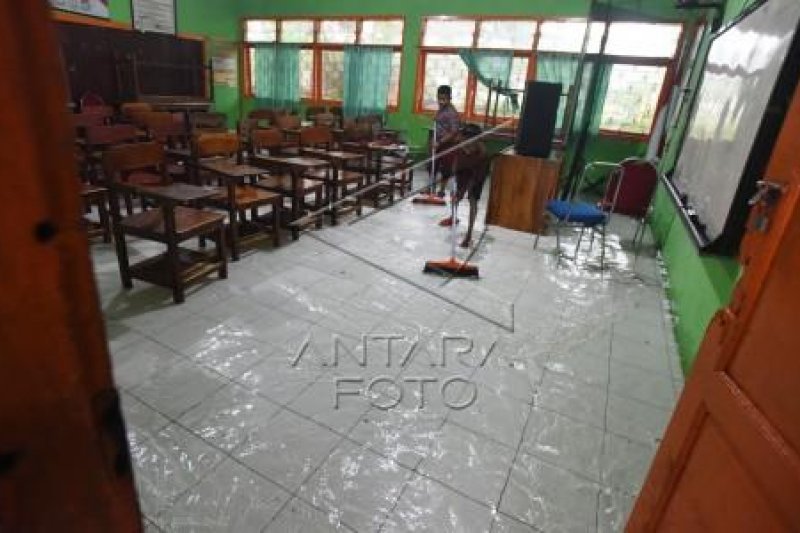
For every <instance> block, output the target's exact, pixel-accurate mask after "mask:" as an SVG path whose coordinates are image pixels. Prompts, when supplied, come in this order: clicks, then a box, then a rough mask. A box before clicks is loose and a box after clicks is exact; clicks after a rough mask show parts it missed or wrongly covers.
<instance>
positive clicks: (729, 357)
mask: <svg viewBox="0 0 800 533" xmlns="http://www.w3.org/2000/svg"><path fill="white" fill-rule="evenodd" d="M764 179H765V180H768V181H769V182H772V183H774V184H777V185H779V186H780V187H781V189H782V194H780V198H779V199H777V197H778V195H777V194H776V195H774V196H772V195H770V194H766V195H765V196H764V199H765V201H762V202H760V203H758V204H757V205H756V207H754V208H753V212H752V213H751V218H750V221H749V229H748V233H747V235H746V237H745V240H744V243H743V246H742V252H741V261H742V265H743V276H742V278H741V279H740V280H739V283H738V285H737V287H736V289H735V291H734V295H733V297H732V303H731V304H730V305H729V306H728V307H727V308H726V309H723V310H722V311H720V312H719V313H718V314H717V315H716V317H715V318H714V320H713V321H712V323H711V324H710V326H709V329H708V331H707V333H706V337H705V339H704V341H703V344H702V346H701V348H700V352H699V355H698V358H697V361H696V363H695V367H694V369H693V371H692V375H691V377H690V379H689V381H688V382H687V384H686V387H685V389H684V392H683V394H682V396H681V398H680V400H679V402H678V405H677V407H676V411H675V413H674V414H673V417H672V420H671V421H670V424H669V426H668V428H667V432H666V435H665V437H664V440H663V442H662V443H661V446H660V447H659V450H658V453H657V454H656V457H655V459H654V462H653V464H652V465H651V468H650V472H649V474H648V478H647V481H646V482H645V485H644V488H643V489H642V491H641V493H640V495H639V499H638V500H637V502H636V505H635V508H634V510H633V513H632V515H631V517H630V520H629V522H628V526H627V531H636V532H639V531H656V530H658V531H679V532H682V533H686V532H694V531H712V532H713V531H722V532H726V533H727V532H737V531H742V532H745V531H746V532H755V531H757V532H759V533H761V532H767V531H795V532H796V531H800V200H799V199H800V88H798V90H797V91H796V92H795V95H794V100H793V102H792V105H791V107H790V110H789V113H788V115H787V118H786V120H785V122H784V125H783V128H782V129H781V133H780V136H779V138H778V142H777V143H776V146H775V149H774V150H773V153H772V156H771V159H770V162H769V165H768V169H767V173H766V176H765V177H764ZM770 200H776V201H775V202H774V203H773V202H771V201H770Z"/></svg>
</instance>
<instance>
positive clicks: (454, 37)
mask: <svg viewBox="0 0 800 533" xmlns="http://www.w3.org/2000/svg"><path fill="white" fill-rule="evenodd" d="M474 34H475V21H474V20H446V19H444V20H440V19H431V20H428V21H427V22H426V24H425V38H424V41H423V43H422V44H423V46H448V47H459V46H472V39H473V36H474Z"/></svg>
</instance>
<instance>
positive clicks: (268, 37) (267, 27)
mask: <svg viewBox="0 0 800 533" xmlns="http://www.w3.org/2000/svg"><path fill="white" fill-rule="evenodd" d="M276 36H277V24H276V23H275V21H274V20H248V21H246V22H245V24H244V40H245V41H246V42H248V43H274V42H275V38H276Z"/></svg>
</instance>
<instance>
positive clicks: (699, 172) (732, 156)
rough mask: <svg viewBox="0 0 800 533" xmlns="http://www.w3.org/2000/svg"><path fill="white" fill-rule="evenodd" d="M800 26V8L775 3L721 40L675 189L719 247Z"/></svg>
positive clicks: (711, 56)
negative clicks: (788, 53) (779, 77)
mask: <svg viewBox="0 0 800 533" xmlns="http://www.w3.org/2000/svg"><path fill="white" fill-rule="evenodd" d="M798 20H800V1H798V0H768V1H767V2H766V3H765V4H764V5H763V6H761V7H759V8H758V9H757V10H755V11H754V12H753V13H751V14H750V15H748V16H747V17H745V18H744V19H742V20H741V21H739V22H738V23H737V24H735V25H734V26H732V27H731V28H729V29H727V30H726V31H725V32H724V33H722V34H720V35H719V36H717V37H715V38H714V41H713V42H712V44H711V48H710V49H709V53H708V61H707V63H706V67H705V71H704V74H703V80H702V85H701V86H700V90H699V92H698V94H697V98H696V107H695V110H694V113H693V115H692V118H691V121H690V123H689V128H688V130H687V136H686V140H685V141H684V145H683V149H682V150H681V153H680V155H679V157H678V162H677V164H676V166H675V172H674V175H673V183H674V184H675V186H676V188H677V189H678V191H679V192H680V193H682V194H685V195H686V196H687V197H688V203H689V206H690V207H691V208H692V209H693V210H694V211H695V212H696V213H697V215H698V217H699V220H700V222H701V223H702V224H703V225H704V226H705V235H706V237H707V238H708V239H709V240H710V241H713V240H715V239H716V238H717V237H719V236H720V235H721V234H722V233H723V231H724V229H725V226H726V223H727V221H728V216H729V214H730V211H731V207H732V204H733V203H734V198H735V196H736V194H737V191H738V190H739V184H740V182H741V180H742V174H743V172H744V169H745V166H746V164H747V161H748V159H749V157H750V152H751V150H752V149H753V146H754V143H755V141H756V137H757V134H758V130H759V127H760V126H761V122H762V118H763V117H764V113H765V112H766V111H767V105H768V104H769V101H770V97H771V96H772V93H773V89H774V87H775V84H776V81H777V79H778V76H779V74H780V72H781V70H782V68H783V64H784V61H785V59H786V55H787V52H788V51H789V48H790V46H791V44H792V39H793V37H794V33H795V30H796V29H797V23H798Z"/></svg>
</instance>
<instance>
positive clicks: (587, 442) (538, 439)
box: [519, 407, 603, 482]
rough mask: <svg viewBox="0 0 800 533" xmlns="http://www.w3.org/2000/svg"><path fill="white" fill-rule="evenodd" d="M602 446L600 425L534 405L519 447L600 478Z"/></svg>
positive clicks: (553, 462) (544, 459)
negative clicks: (590, 423) (593, 424)
mask: <svg viewBox="0 0 800 533" xmlns="http://www.w3.org/2000/svg"><path fill="white" fill-rule="evenodd" d="M602 446H603V431H602V430H601V429H599V428H596V427H593V426H590V425H587V424H584V423H582V422H577V421H575V420H573V419H571V418H567V417H566V416H562V415H559V414H557V413H555V412H553V411H547V410H544V409H539V408H536V407H534V408H533V410H531V414H530V418H528V423H527V425H526V426H525V434H524V435H523V437H522V444H521V445H520V448H519V449H520V452H523V453H527V454H529V455H533V456H535V457H538V458H540V459H542V460H543V461H547V462H548V463H552V464H554V465H556V466H560V467H561V468H565V469H567V470H571V471H572V472H575V473H577V474H580V475H583V476H585V477H587V478H589V479H593V480H595V481H598V482H599V481H600V460H599V458H600V451H601V449H602Z"/></svg>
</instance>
